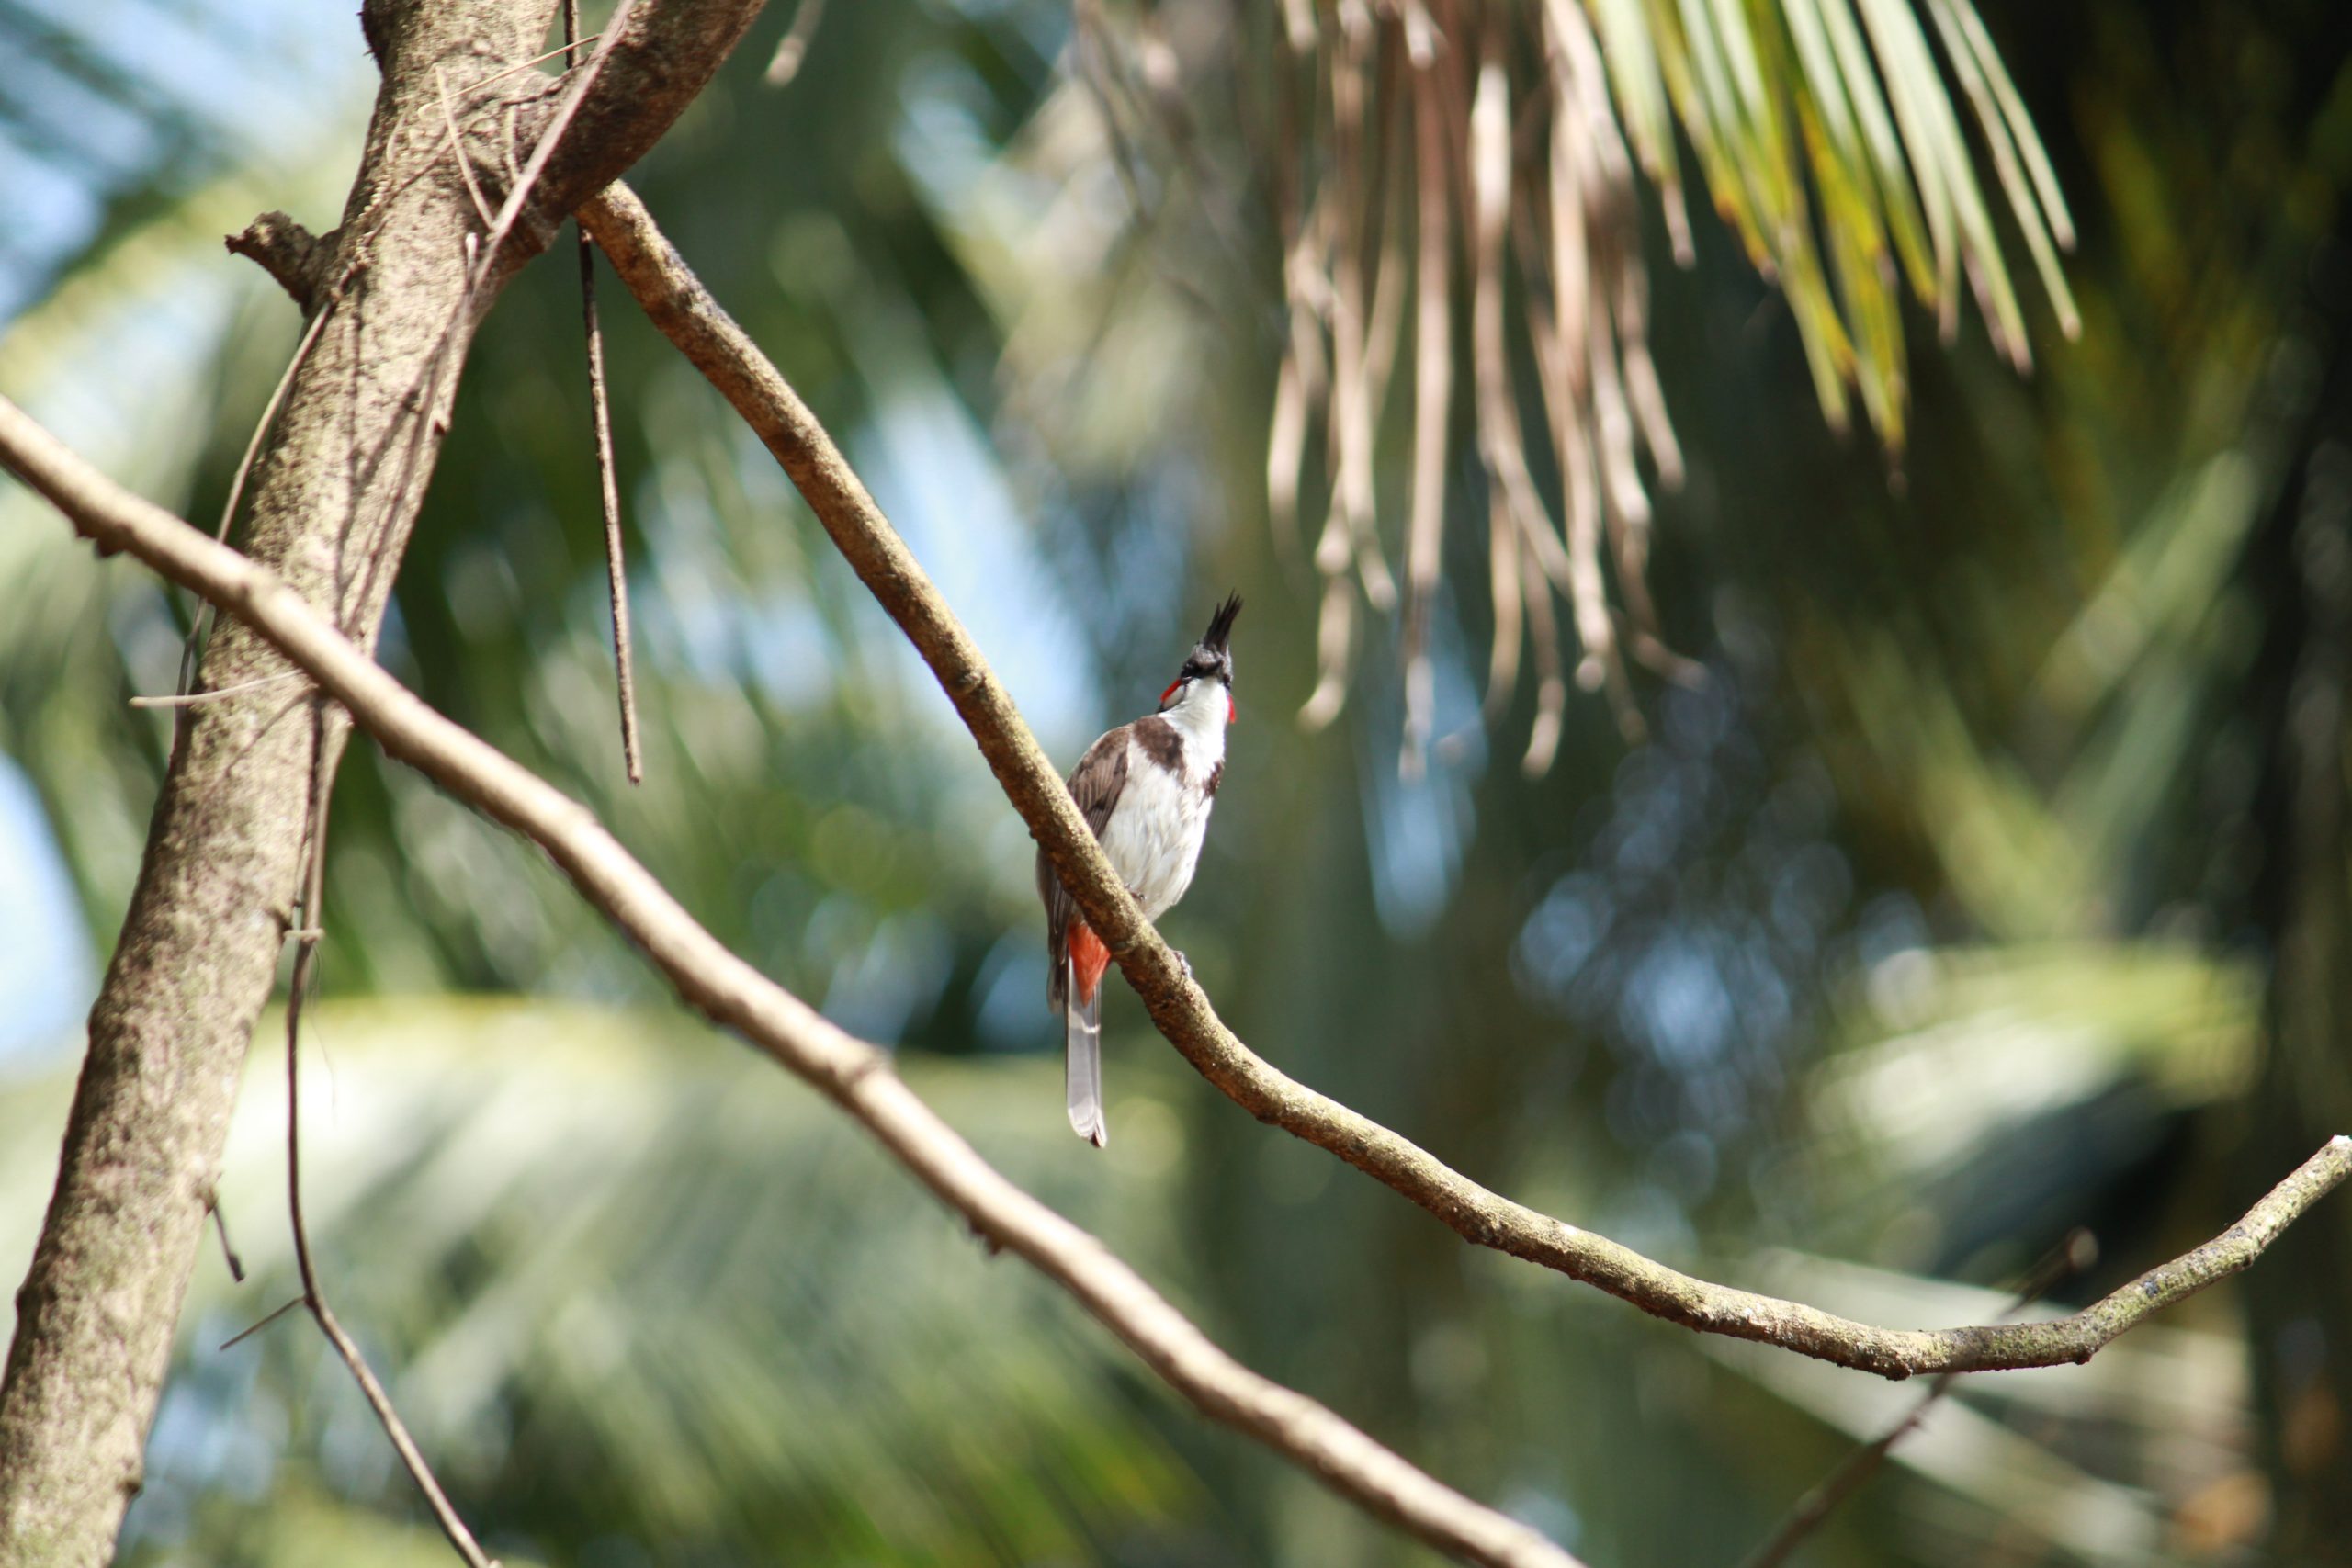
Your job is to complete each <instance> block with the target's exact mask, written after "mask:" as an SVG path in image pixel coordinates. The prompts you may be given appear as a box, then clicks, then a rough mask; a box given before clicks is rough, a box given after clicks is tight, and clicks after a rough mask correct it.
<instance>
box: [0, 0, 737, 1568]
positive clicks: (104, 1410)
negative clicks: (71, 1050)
mask: <svg viewBox="0 0 2352 1568" xmlns="http://www.w3.org/2000/svg"><path fill="white" fill-rule="evenodd" d="M758 9H759V0H635V3H634V4H632V5H631V6H629V16H628V26H627V28H626V29H625V30H624V32H623V34H622V37H621V39H620V47H618V48H616V49H614V50H612V51H609V52H608V53H605V54H603V55H600V58H601V59H603V60H604V62H605V63H604V66H603V68H602V69H601V70H600V72H599V73H597V75H596V77H595V79H594V83H593V84H592V87H593V90H583V91H582V92H581V93H580V94H579V95H578V96H577V97H576V98H575V97H574V96H571V95H569V94H567V95H566V97H565V102H566V104H567V105H573V104H575V103H576V105H577V113H576V114H575V116H574V118H573V119H572V121H571V132H570V134H567V135H565V136H564V137H562V138H561V145H560V146H555V145H550V147H549V148H548V153H547V155H546V156H545V157H544V158H540V157H537V156H536V155H535V158H534V163H535V165H537V166H538V167H539V168H540V169H541V171H542V177H541V178H540V179H539V181H538V183H537V186H534V187H533V190H532V202H531V204H530V205H531V207H532V209H533V210H534V211H539V210H541V209H545V210H546V211H552V212H554V213H555V214H557V215H558V216H560V214H561V213H562V212H564V211H566V210H568V209H570V208H571V206H572V205H574V204H576V203H577V202H578V201H580V200H582V198H584V197H587V196H589V195H590V194H592V193H593V192H594V190H596V189H597V188H598V187H600V186H603V185H604V184H605V182H607V181H609V180H611V179H613V178H614V177H616V175H619V174H620V173H621V172H622V171H623V170H624V169H626V168H627V167H628V165H629V164H630V163H631V162H632V161H634V159H635V158H636V157H637V156H638V155H639V153H640V152H643V151H644V150H645V149H646V148H647V147H649V146H650V145H651V143H652V142H653V141H654V140H655V139H656V138H658V137H659V136H660V135H661V133H662V130H665V129H666V128H667V127H668V126H669V124H670V123H671V121H672V120H673V119H674V118H676V117H677V115H678V114H679V112H680V111H682V110H683V109H684V107H685V105H686V104H687V103H688V102H689V101H690V100H691V99H692V98H693V96H695V92H696V91H697V90H698V89H699V88H700V87H701V86H702V85H703V84H704V83H705V82H707V80H708V79H709V76H710V74H711V73H712V72H713V71H715V70H716V69H717V68H718V62H719V61H720V60H721V59H722V58H723V57H724V55H725V53H726V51H727V49H728V47H729V45H731V44H732V43H733V41H734V40H735V39H737V38H739V37H740V36H741V32H742V30H743V28H745V27H746V26H748V25H749V23H750V21H751V18H752V17H753V16H754V15H756V14H757V12H758ZM552 14H553V0H365V3H364V4H363V6H362V8H361V13H360V25H361V27H362V28H363V30H364V31H365V33H366V35H367V39H368V47H369V49H370V51H372V52H373V53H374V55H375V57H376V60H377V62H378V64H379V67H380V70H381V73H382V80H381V82H380V84H379V88H378V92H377V96H376V104H375V111H374V114H373V117H372V118H371V119H370V122H369V125H368V138H367V142H366V146H365V150H364V152H363V153H362V155H361V159H360V163H359V166H358V168H357V170H356V174H355V177H354V179H353V183H352V187H351V192H350V195H349V197H348V198H347V200H346V202H345V210H344V215H343V221H342V223H341V225H340V226H339V227H338V228H337V230H336V231H335V232H334V243H333V245H332V249H331V251H330V250H329V249H328V247H327V245H326V242H325V241H324V240H321V241H320V242H319V243H317V244H316V245H314V246H313V247H312V248H311V250H310V251H309V252H303V251H302V250H301V247H300V244H299V243H298V242H295V241H293V240H292V239H291V238H290V237H289V235H288V233H286V232H280V233H279V234H278V235H277V238H276V239H275V240H271V241H263V240H256V241H255V244H256V246H257V247H258V248H259V249H261V250H262V251H263V252H264V254H265V259H274V260H275V261H276V262H277V266H276V267H274V268H273V270H274V271H276V272H277V273H278V274H279V276H281V279H282V280H283V279H289V278H290V279H292V280H293V281H294V283H295V284H296V285H297V286H298V287H299V286H300V283H301V282H302V280H303V279H304V277H306V276H307V278H308V279H309V280H310V283H311V298H312V302H313V310H312V315H311V332H310V333H308V334H306V336H305V338H304V349H303V350H302V353H301V356H300V365H299V366H298V367H296V368H295V369H294V370H293V371H292V372H291V373H290V374H289V377H288V384H287V388H286V390H285V393H284V402H283V404H282V407H281V408H280V411H279V412H278V416H277V420H276V423H275V424H274V426H273V428H272V429H271V431H270V433H269V434H268V437H267V439H266V442H264V443H263V444H261V445H260V446H259V447H258V449H257V455H256V457H255V460H254V468H253V472H254V496H253V503H252V508H251V512H250V515H249V522H248V525H247V528H246V532H245V535H244V540H245V548H246V551H247V553H248V554H249V555H250V556H251V557H252V558H254V559H255V560H257V561H259V562H261V563H263V565H265V566H266V567H267V568H268V569H269V570H272V571H274V572H277V573H280V574H282V576H283V580H284V581H285V582H286V583H287V584H288V587H289V588H290V590H291V591H292V592H295V593H297V594H299V595H300V596H301V597H303V598H304V599H306V600H308V601H309V602H311V603H312V604H318V605H321V606H322V607H324V608H325V609H326V612H327V614H328V615H329V617H330V618H331V619H332V620H333V621H334V623H335V624H336V625H338V626H343V627H345V628H347V630H348V632H349V635H350V636H351V637H352V638H353V639H354V640H355V641H356V643H358V644H359V645H360V646H362V647H368V646H372V645H373V642H374V638H375V635H376V631H377V627H378V626H379V623H380V620H381V616H382V614H383V608H384V604H385V603H386V600H387V598H388V596H389V594H390V590H391V583H392V581H393V578H394V577H395V576H396V574H397V572H398V570H399V563H400V558H401V553H402V551H403V548H404V547H405V545H406V543H407V539H408V536H409V530H410V528H411V526H412V525H413V522H414V519H415V516H416V513H417V509H418V506H419V504H420V503H421V500H422V496H423V493H424V479H427V478H429V477H430V474H431V472H432V468H433V465H434V461H435V457H437V455H438V452H439V449H440V442H441V437H442V434H444V433H445V432H446V431H447V424H448V417H449V410H450V407H451V405H452V403H453V401H454V400H455V396H456V389H457V382H458V368H459V367H462V365H463V362H464V358H465V354H466V349H467V346H468V344H469V342H470V339H471V336H472V333H473V329H474V326H475V324H476V323H477V322H478V321H480V319H481V315H482V313H483V312H485V311H487V310H489V309H490V307H491V305H492V302H493V301H494V300H495V299H496V297H497V294H498V291H499V290H498V285H499V284H500V283H502V282H503V279H504V277H505V276H507V274H508V273H509V272H511V271H512V270H513V268H515V267H516V266H519V265H522V263H523V262H524V261H526V260H527V259H528V258H529V257H530V256H531V255H533V254H536V253H537V251H538V250H540V249H543V248H544V247H545V244H546V243H547V240H548V238H549V237H550V236H551V234H552V228H553V226H552V223H551V222H538V223H528V222H526V223H518V224H517V225H516V226H515V231H514V233H513V236H512V239H511V241H510V243H507V244H506V245H505V246H504V247H503V250H502V251H501V252H500V253H499V256H498V263H499V270H498V273H497V275H496V276H493V277H491V278H490V279H488V280H487V283H486V286H484V287H480V288H477V287H475V285H476V283H477V282H478V281H481V280H478V279H476V278H474V277H472V276H469V273H470V269H469V265H468V251H469V245H470V244H472V243H473V242H475V241H476V240H477V239H478V237H479V236H478V231H477V226H478V224H479V222H480V220H479V218H478V217H477V216H476V214H475V212H474V210H473V208H472V205H471V203H470V201H469V198H468V197H467V194H466V192H465V190H464V188H463V186H462V183H461V181H460V179H459V178H458V175H457V173H456V172H455V171H454V169H452V167H451V166H450V165H449V164H447V163H446V162H445V161H444V159H443V158H442V156H441V148H442V145H443V137H444V134H445V132H446V124H445V118H444V114H443V100H442V96H441V88H440V76H439V72H440V71H442V70H443V69H446V68H449V67H456V66H462V68H463V69H462V72H461V73H462V74H464V75H467V76H474V75H477V74H482V73H487V74H486V76H485V79H489V78H495V77H501V76H503V74H504V73H507V72H509V71H511V70H513V69H514V68H515V66H516V65H518V64H521V63H522V62H526V61H527V60H529V59H530V58H532V56H533V55H534V54H535V52H536V51H537V47H538V45H539V43H540V41H541V40H542V39H544V38H545V37H546V35H547V30H548V21H549V18H550V17H551V16H552ZM517 91H518V93H520V92H521V91H522V89H518V90H517ZM546 123H548V124H552V123H553V122H552V119H550V120H548V122H546ZM265 227H266V226H265ZM304 258H307V259H304ZM322 279H323V280H326V282H325V285H324V287H323V288H320V280H322ZM329 301H332V308H328V302H329ZM286 668H287V664H286V660H285V659H284V657H283V655H281V654H280V653H278V652H277V649H274V648H273V647H271V646H270V645H269V644H268V642H267V641H266V640H265V639H262V638H259V637H255V636H254V635H253V634H252V633H251V632H250V631H248V630H247V629H246V628H244V627H243V626H237V625H229V626H223V627H221V629H220V635H219V636H217V637H212V638H211V639H210V640H209V642H208V643H207V644H206V647H205V651H204V656H203V660H202V665H201V669H200V671H199V676H198V681H197V682H195V683H196V684H197V685H199V686H201V687H202V688H203V689H206V690H210V691H225V690H227V689H229V688H232V687H245V688H246V689H247V692H248V694H246V695H243V696H238V697H231V698H227V699H224V700H222V701H219V702H209V703H206V704H204V705H200V706H193V707H189V708H187V709H186V710H184V712H185V714H186V717H187V723H186V726H185V728H184V729H183V730H181V731H180V733H179V736H178V739H177V740H176V743H175V746H174V748H173V752H172V757H171V761H170V763H169V767H168V770H167V772H166V775H165V779H164V787H163V789H162V791H161V792H160V793H159V795H158V796H157V799H156V805H155V814H154V818H153V822H152V824H151V826H150V829H149V834H148V841H147V850H146V854H145V856H144V858H143V860H142V862H141V867H140V875H139V883H138V886H137V887H136V888H135V889H134V890H133V893H132V897H131V903H130V912H129V915H128V917H127V918H126V919H125V922H124V926H123V931H122V937H121V940H120V941H119V942H118V943H117V945H116V948H115V952H114V956H113V959H112V961H111V963H110V964H109V966H108V968H107V977H106V980H105V983H104V985H103V986H102V987H101V988H100V991H99V995H98V999H97V1002H96V1005H95V1006H94V1007H93V1008H92V1010H91V1013H90V1030H89V1049H88V1051H87V1053H86V1055H85V1058H84V1062H83V1069H82V1077H81V1079H80V1081H79V1084H78V1085H77V1087H76V1089H75V1092H74V1109H73V1113H72V1116H71V1118H70V1120H69V1122H68V1124H67V1128H66V1134H65V1138H64V1143H63V1147H62V1154H61V1156H60V1159H59V1162H58V1179H57V1187H56V1190H55V1192H54V1194H53V1196H52V1197H51V1202H50V1208H49V1213H48V1215H47V1217H46V1219H45V1220H44V1222H43V1225H42V1230H41V1235H40V1242H39V1244H38V1246H37V1247H36V1249H35V1251H34V1255H33V1261H32V1266H31V1268H30V1269H28V1271H27V1274H26V1276H25V1284H24V1287H23V1289H22V1290H21V1291H19V1292H18V1293H17V1327H16V1332H15V1334H14V1336H13V1337H12V1339H11V1340H10V1343H9V1347H8V1358H7V1368H6V1376H5V1379H0V1562H41V1563H43V1564H45V1565H46V1564H56V1565H60V1568H100V1565H102V1564H104V1563H105V1562H108V1561H109V1560H110V1559H111V1558H112V1557H113V1555H114V1546H115V1537H116V1535H117V1533H118V1531H119V1529H120V1526H121V1521H122V1514H123V1510H124V1508H125V1507H126V1506H128V1504H129V1502H130V1498H131V1497H132V1496H133V1495H135V1494H136V1493H137V1492H138V1490H139V1486H140V1478H141V1462H142V1454H143V1451H144V1449H145V1446H146V1438H147V1430H148V1427H149V1425H150V1423H151V1422H152V1421H153V1416H154V1411H155V1403H156V1399H157V1397H158V1395H159V1393H160V1392H161V1389H162V1385H163V1380H164V1371H165V1368H166V1366H167V1365H168V1363H169V1360H170V1355H171V1347H172V1337H173V1330H174V1326H175V1324H176V1322H177V1320H178V1317H179V1309H180V1303H181V1301H182V1299H183V1297H184V1295H185V1292H186V1290H187V1279H188V1275H189V1272H190V1270H191V1269H193V1268H194V1266H195V1260H196V1255H197V1247H198V1241H199V1239H200V1237H201V1235H202V1229H201V1227H202V1225H203V1223H204V1203H203V1194H204V1193H205V1192H206V1191H207V1190H209V1188H210V1186H211V1182H212V1178H213V1173H214V1171H215V1169H216V1168H217V1167H218V1165H219V1163H220V1151H221V1147H222V1145H223V1144H224V1143H225V1141H226V1139H227V1136H228V1125H229V1113H230V1110H231V1106H232V1101H233V1099H234V1095H235V1089H236V1083H237V1080H238V1071H237V1069H238V1064H239V1063H240V1062H242V1061H243V1057H244V1054H245V1051H246V1048H247V1046H248V1044H249V1043H250V1042H251V1040H252V1037H253V1030H254V1022H255V1021H256V1020H257V1019H258V1017H259V1015H260V1012H261V1008H262V1004H263V1003H264V1002H265V1001H266V999H267V998H268V995H269V991H270V987H271V984H272V982H273V980H274V979H275V977H276V975H277V959H278V953H279V948H280V945H281V938H282V931H283V924H284V915H285V910H286V908H288V905H289V904H290V903H291V902H292V900H293V897H294V894H295V891H296V883H297V880H298V875H299V873H298V869H297V861H298V856H299V846H298V845H297V843H296V842H295V839H296V834H295V833H294V832H293V831H292V830H291V829H290V827H289V825H295V824H299V823H300V819H301V801H302V799H303V797H304V794H305V792H306V790H307V789H308V787H309V784H310V781H311V778H312V776H313V772H314V764H315V763H316V762H317V761H318V758H317V756H316V754H315V751H314V748H313V746H312V736H311V727H310V726H309V725H307V724H303V723H300V722H299V715H300V711H301V705H303V704H304V703H306V702H307V701H308V698H307V696H298V697H294V698H291V699H288V698H285V697H283V696H281V695H279V694H276V693H275V692H274V691H273V690H271V689H270V688H269V687H267V686H266V685H264V686H254V685H251V684H250V683H252V682H267V681H268V679H269V678H270V677H272V676H275V675H277V674H279V673H281V672H282V671H284V670H285V669H286ZM343 734H344V728H343V720H341V719H340V718H339V717H338V718H337V719H335V721H334V723H333V724H332V725H331V726H330V728H329V730H328V733H327V737H326V745H327V747H328V748H329V755H328V757H327V758H326V765H327V767H328V769H329V771H330V776H331V774H332V770H333V767H334V761H335V759H336V757H337V756H339V754H340V749H341V746H342V742H343Z"/></svg>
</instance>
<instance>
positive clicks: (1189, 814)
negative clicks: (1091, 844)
mask: <svg viewBox="0 0 2352 1568" xmlns="http://www.w3.org/2000/svg"><path fill="white" fill-rule="evenodd" d="M1228 711H1229V710H1228V708H1227V696H1226V693H1225V689H1224V687H1223V686H1222V685H1217V684H1215V683H1213V682H1201V683H1200V686H1199V687H1197V688H1195V692H1194V694H1193V696H1192V698H1191V700H1188V701H1186V702H1183V703H1180V704H1178V705H1176V706H1174V707H1172V708H1170V709H1169V710H1168V711H1167V712H1166V713H1165V714H1163V715H1162V717H1164V718H1166V719H1167V720H1168V721H1169V723H1170V724H1171V725H1173V726H1174V727H1175V729H1176V734H1177V738H1178V739H1180V740H1182V742H1183V746H1182V761H1181V764H1180V766H1179V767H1178V768H1176V769H1174V770H1170V769H1168V768H1165V767H1162V766H1161V765H1160V764H1159V762H1158V761H1154V760H1153V759H1152V757H1151V756H1150V755H1149V754H1148V752H1147V751H1146V750H1145V748H1144V747H1143V746H1142V745H1140V744H1139V743H1138V742H1136V740H1134V739H1129V740H1128V742H1127V782H1126V785H1125V788H1123V789H1122V790H1121V791H1120V792H1119V802H1118V805H1117V806H1115V807H1113V808H1112V811H1111V819H1110V820H1109V821H1108V822H1106V823H1104V824H1103V854H1104V855H1106V856H1107V857H1108V858H1109V859H1110V862H1111V864H1112V867H1113V868H1114V870H1116V871H1117V872H1118V874H1119V876H1120V878H1121V880H1123V881H1125V883H1126V885H1127V888H1128V890H1129V891H1130V892H1132V893H1133V894H1134V895H1135V896H1136V903H1138V904H1141V905H1142V906H1143V912H1144V914H1145V915H1147V916H1148V917H1149V918H1150V919H1155V920H1156V919H1159V917H1160V916H1162V915H1164V914H1166V913H1167V912H1168V911H1169V910H1170V908H1174V907H1175V903H1176V900H1178V899H1179V898H1182V897H1183V896H1184V889H1186V888H1187V887H1190V886H1192V885H1193V868H1194V867H1195V866H1197V865H1198V864H1199V863H1200V859H1201V843H1202V840H1204V839H1206V838H1207V837H1208V830H1209V807H1210V805H1211V803H1212V800H1213V796H1212V795H1210V793H1209V787H1208V785H1209V779H1210V776H1211V775H1212V774H1213V773H1215V771H1216V769H1217V768H1219V767H1220V766H1222V765H1223V763H1224V761H1225V725H1226V717H1227V713H1228Z"/></svg>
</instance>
